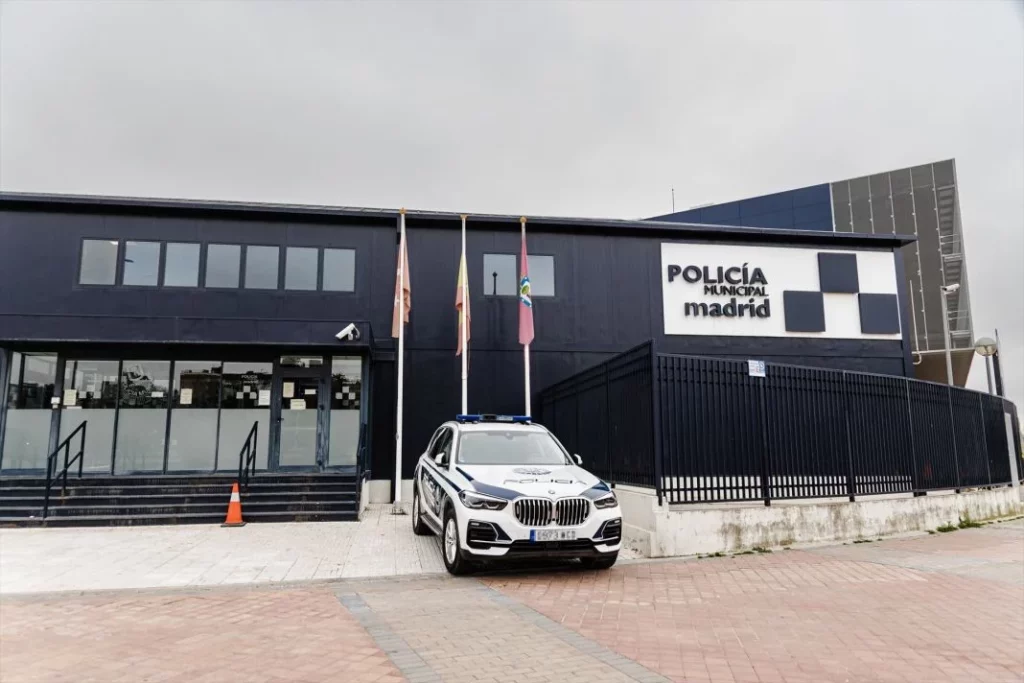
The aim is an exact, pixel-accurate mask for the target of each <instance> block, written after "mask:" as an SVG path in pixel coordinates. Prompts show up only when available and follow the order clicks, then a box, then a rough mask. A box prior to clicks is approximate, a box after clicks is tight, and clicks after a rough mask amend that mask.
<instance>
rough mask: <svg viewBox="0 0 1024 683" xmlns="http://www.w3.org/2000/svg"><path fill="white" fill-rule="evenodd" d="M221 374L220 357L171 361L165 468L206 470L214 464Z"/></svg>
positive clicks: (209, 469) (173, 469)
mask: <svg viewBox="0 0 1024 683" xmlns="http://www.w3.org/2000/svg"><path fill="white" fill-rule="evenodd" d="M220 377H221V366H220V361H178V362H176V363H175V364H174V388H173V391H172V392H171V438H170V441H169V443H168V444H167V471H168V472H170V471H201V472H208V471H213V469H214V468H215V466H216V460H215V459H216V456H217V412H218V405H219V404H220Z"/></svg>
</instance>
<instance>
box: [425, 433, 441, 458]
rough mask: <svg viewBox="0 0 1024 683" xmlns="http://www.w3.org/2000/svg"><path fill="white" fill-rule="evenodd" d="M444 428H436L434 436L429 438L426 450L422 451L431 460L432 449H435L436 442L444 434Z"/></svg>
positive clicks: (432, 455)
mask: <svg viewBox="0 0 1024 683" xmlns="http://www.w3.org/2000/svg"><path fill="white" fill-rule="evenodd" d="M444 430H445V428H444V427H438V428H437V431H436V432H434V435H433V436H431V437H430V441H428V442H427V450H425V451H424V453H426V454H427V455H429V456H430V457H431V458H433V457H434V449H435V448H437V444H438V441H440V439H441V434H442V433H443V432H444Z"/></svg>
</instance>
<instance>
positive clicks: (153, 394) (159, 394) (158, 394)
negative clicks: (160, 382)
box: [149, 391, 164, 398]
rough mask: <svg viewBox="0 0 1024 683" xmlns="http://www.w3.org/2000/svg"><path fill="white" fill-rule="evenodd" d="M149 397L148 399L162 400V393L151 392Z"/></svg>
mask: <svg viewBox="0 0 1024 683" xmlns="http://www.w3.org/2000/svg"><path fill="white" fill-rule="evenodd" d="M149 396H150V398H163V397H164V392H162V391H153V392H151V393H150V394H149Z"/></svg>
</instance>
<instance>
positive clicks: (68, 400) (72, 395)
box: [64, 389, 78, 407]
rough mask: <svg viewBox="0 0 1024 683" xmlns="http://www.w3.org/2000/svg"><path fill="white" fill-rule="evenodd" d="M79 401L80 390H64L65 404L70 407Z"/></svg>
mask: <svg viewBox="0 0 1024 683" xmlns="http://www.w3.org/2000/svg"><path fill="white" fill-rule="evenodd" d="M76 403H78V391H77V390H75V389H65V390H64V406H65V407H70V406H73V405H75V404H76Z"/></svg>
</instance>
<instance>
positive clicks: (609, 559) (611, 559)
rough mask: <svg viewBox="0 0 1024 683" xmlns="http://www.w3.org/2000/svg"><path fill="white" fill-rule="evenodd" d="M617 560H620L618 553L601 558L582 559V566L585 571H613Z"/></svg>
mask: <svg viewBox="0 0 1024 683" xmlns="http://www.w3.org/2000/svg"><path fill="white" fill-rule="evenodd" d="M617 559H619V553H618V551H616V552H614V553H608V554H607V555H603V556H601V557H581V558H580V564H582V565H583V568H584V569H611V568H612V565H613V564H615V561H616V560H617Z"/></svg>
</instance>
